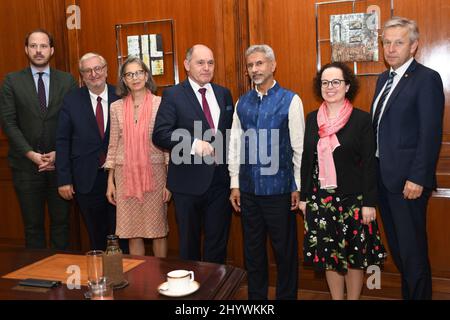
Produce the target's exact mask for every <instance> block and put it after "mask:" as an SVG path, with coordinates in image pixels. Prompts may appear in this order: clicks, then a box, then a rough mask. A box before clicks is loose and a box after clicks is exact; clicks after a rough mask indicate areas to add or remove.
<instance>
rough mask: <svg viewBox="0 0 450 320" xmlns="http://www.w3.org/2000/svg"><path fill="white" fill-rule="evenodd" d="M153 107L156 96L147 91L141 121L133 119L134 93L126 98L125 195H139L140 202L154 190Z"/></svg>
mask: <svg viewBox="0 0 450 320" xmlns="http://www.w3.org/2000/svg"><path fill="white" fill-rule="evenodd" d="M152 109H153V95H152V93H151V92H150V91H148V90H147V92H146V94H145V98H144V103H143V105H142V106H141V107H140V109H139V111H138V112H139V113H138V121H137V123H135V121H134V105H133V99H132V97H131V94H130V95H128V96H127V97H125V98H124V117H123V138H124V149H125V150H124V153H125V164H124V170H123V172H124V178H125V198H132V197H134V198H137V199H138V200H139V201H140V202H142V201H143V199H144V193H145V192H149V191H153V189H154V187H155V184H154V181H153V170H152V165H151V163H150V155H149V150H150V132H149V131H150V119H151V116H152Z"/></svg>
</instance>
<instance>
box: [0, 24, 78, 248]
mask: <svg viewBox="0 0 450 320" xmlns="http://www.w3.org/2000/svg"><path fill="white" fill-rule="evenodd" d="M53 53H54V46H53V38H52V36H51V35H50V34H49V33H48V32H47V31H45V30H42V29H37V30H34V31H32V32H30V33H29V34H28V35H27V36H26V38H25V54H26V55H27V57H28V60H29V62H30V66H29V67H27V68H25V69H23V70H21V71H17V72H13V73H10V74H8V75H6V78H5V81H4V84H3V86H2V89H1V100H0V111H1V113H0V114H1V118H2V119H1V120H2V128H3V130H4V132H5V134H6V136H7V138H8V141H9V154H8V160H9V164H10V166H11V168H12V173H13V183H14V188H15V190H16V193H17V196H18V200H19V203H20V207H21V210H22V218H23V222H24V226H25V244H26V247H27V248H45V247H46V237H45V227H44V221H45V219H44V217H45V206H46V204H47V207H48V211H49V215H50V246H51V248H54V249H66V248H67V247H68V244H69V209H70V203H69V202H68V201H66V200H64V199H62V198H61V197H60V196H59V195H58V188H57V184H56V173H55V156H56V154H55V139H56V125H57V120H58V113H59V109H60V106H61V103H62V99H63V97H64V95H65V94H66V93H67V92H68V91H69V90H71V89H74V88H76V87H77V83H76V81H75V79H74V78H73V77H72V76H71V75H70V74H69V73H66V72H62V71H59V70H55V69H53V68H50V65H49V61H50V59H51V57H52V56H53Z"/></svg>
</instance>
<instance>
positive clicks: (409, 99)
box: [371, 60, 445, 193]
mask: <svg viewBox="0 0 450 320" xmlns="http://www.w3.org/2000/svg"><path fill="white" fill-rule="evenodd" d="M388 74H389V71H386V72H384V73H383V74H381V76H380V77H379V78H378V81H377V86H376V91H375V97H374V102H375V99H376V97H377V96H378V94H379V93H380V91H381V89H382V88H383V85H384V84H385V82H386V80H387V78H388ZM444 103H445V98H444V91H443V85H442V80H441V77H440V76H439V74H438V73H437V72H436V71H434V70H432V69H429V68H427V67H425V66H423V65H421V64H420V63H417V62H416V61H415V60H413V62H412V63H411V65H410V66H409V68H408V70H407V71H406V72H405V74H404V76H403V78H402V79H401V80H400V82H399V83H398V84H397V86H396V87H395V89H394V91H393V92H392V94H391V96H390V98H389V100H388V101H387V103H386V107H385V109H384V112H383V114H382V116H381V120H380V125H379V127H378V148H379V159H380V171H381V178H382V180H383V183H384V185H385V186H386V188H387V189H388V190H389V191H390V192H393V193H401V192H402V191H403V188H404V185H405V182H406V180H409V181H411V182H414V183H416V184H419V185H421V186H424V187H426V188H429V189H432V188H435V187H436V175H435V171H436V164H437V160H438V157H439V150H440V147H441V141H442V118H443V112H444ZM373 109H374V107H373V102H372V110H371V112H372V114H373Z"/></svg>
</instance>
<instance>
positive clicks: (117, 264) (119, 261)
mask: <svg viewBox="0 0 450 320" xmlns="http://www.w3.org/2000/svg"><path fill="white" fill-rule="evenodd" d="M107 240H108V242H107V247H106V251H105V253H104V254H103V275H104V276H105V277H106V279H109V281H111V283H112V285H113V287H120V286H121V285H122V284H123V283H124V282H125V278H124V274H123V256H122V250H121V249H120V247H119V237H118V236H116V235H115V234H112V235H109V236H108V237H107Z"/></svg>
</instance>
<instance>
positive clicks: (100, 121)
mask: <svg viewBox="0 0 450 320" xmlns="http://www.w3.org/2000/svg"><path fill="white" fill-rule="evenodd" d="M95 118H96V119H97V125H98V131H99V133H100V137H101V138H102V140H103V137H104V136H105V124H104V120H103V107H102V97H97V108H96V109H95ZM105 160H106V156H105V153H104V152H103V149H102V150H101V152H100V159H99V162H100V167H102V166H103V164H104V163H105Z"/></svg>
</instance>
